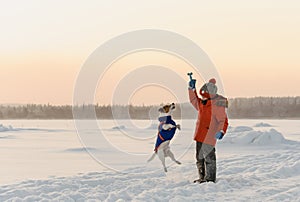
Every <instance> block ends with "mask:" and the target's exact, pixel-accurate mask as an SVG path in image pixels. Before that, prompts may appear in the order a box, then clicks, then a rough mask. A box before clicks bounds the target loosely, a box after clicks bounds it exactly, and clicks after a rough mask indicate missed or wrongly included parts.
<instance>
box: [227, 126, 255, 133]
mask: <svg viewBox="0 0 300 202" xmlns="http://www.w3.org/2000/svg"><path fill="white" fill-rule="evenodd" d="M252 130H253V128H251V127H249V126H237V127H233V128H231V131H232V132H235V133H236V132H245V131H252Z"/></svg>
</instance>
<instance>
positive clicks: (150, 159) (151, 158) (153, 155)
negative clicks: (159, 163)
mask: <svg viewBox="0 0 300 202" xmlns="http://www.w3.org/2000/svg"><path fill="white" fill-rule="evenodd" d="M155 156H156V153H155V152H154V153H153V154H152V156H151V157H150V158H149V159H148V160H147V162H148V163H149V162H150V161H152V160H153V159H154V158H155Z"/></svg>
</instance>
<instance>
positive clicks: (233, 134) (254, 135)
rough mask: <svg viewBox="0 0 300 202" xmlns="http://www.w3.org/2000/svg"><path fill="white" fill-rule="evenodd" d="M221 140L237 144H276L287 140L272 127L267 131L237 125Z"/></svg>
mask: <svg viewBox="0 0 300 202" xmlns="http://www.w3.org/2000/svg"><path fill="white" fill-rule="evenodd" d="M223 142H224V143H231V144H238V145H277V144H282V143H286V142H287V140H286V139H285V138H284V137H283V135H282V134H281V133H280V132H278V131H277V130H275V129H273V128H272V129H270V130H269V131H257V130H253V128H251V127H247V126H239V127H236V128H233V129H232V130H231V131H229V132H228V134H227V135H226V136H225V138H224V140H223Z"/></svg>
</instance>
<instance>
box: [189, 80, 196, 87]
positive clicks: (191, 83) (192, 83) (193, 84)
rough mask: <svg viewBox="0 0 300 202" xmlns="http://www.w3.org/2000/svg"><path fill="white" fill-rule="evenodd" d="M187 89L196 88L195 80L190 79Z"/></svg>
mask: <svg viewBox="0 0 300 202" xmlns="http://www.w3.org/2000/svg"><path fill="white" fill-rule="evenodd" d="M189 88H190V89H195V88H196V79H192V80H190V82H189Z"/></svg>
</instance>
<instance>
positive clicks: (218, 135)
mask: <svg viewBox="0 0 300 202" xmlns="http://www.w3.org/2000/svg"><path fill="white" fill-rule="evenodd" d="M223 136H224V133H222V132H221V131H219V132H217V134H216V136H215V137H216V139H218V140H222V138H223Z"/></svg>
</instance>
